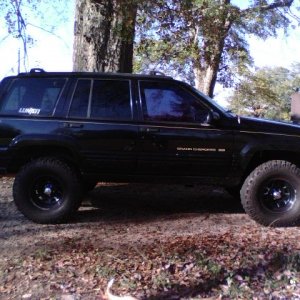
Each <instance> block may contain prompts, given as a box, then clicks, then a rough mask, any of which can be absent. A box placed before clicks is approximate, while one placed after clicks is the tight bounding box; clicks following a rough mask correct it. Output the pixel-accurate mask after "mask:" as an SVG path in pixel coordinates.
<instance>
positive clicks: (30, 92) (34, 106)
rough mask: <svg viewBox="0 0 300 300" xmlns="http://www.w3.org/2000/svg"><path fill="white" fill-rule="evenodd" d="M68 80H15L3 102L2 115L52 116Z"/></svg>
mask: <svg viewBox="0 0 300 300" xmlns="http://www.w3.org/2000/svg"><path fill="white" fill-rule="evenodd" d="M65 83H66V79H57V78H20V79H14V81H13V83H12V85H11V87H10V88H9V90H8V92H7V94H6V95H5V96H4V98H3V99H2V101H1V104H0V105H1V109H0V113H1V114H12V115H35V116H51V115H52V114H53V110H54V107H55V105H56V103H57V100H58V99H59V97H60V95H61V92H62V90H63V87H64V85H65Z"/></svg>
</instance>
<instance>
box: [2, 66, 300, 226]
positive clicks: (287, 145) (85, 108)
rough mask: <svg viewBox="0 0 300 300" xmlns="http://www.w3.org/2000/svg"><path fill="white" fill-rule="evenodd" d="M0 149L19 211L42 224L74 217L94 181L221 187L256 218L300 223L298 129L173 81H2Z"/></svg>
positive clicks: (37, 75)
mask: <svg viewBox="0 0 300 300" xmlns="http://www.w3.org/2000/svg"><path fill="white" fill-rule="evenodd" d="M0 152H1V155H0V171H1V173H2V174H3V175H7V174H8V175H10V174H12V175H14V174H16V175H15V182H14V186H13V196H14V201H15V203H16V205H17V207H18V208H19V210H20V211H21V212H22V213H23V214H24V215H25V216H27V217H28V218H29V219H31V220H33V221H35V222H39V223H55V222H61V221H64V220H66V218H68V217H70V216H72V215H73V214H74V212H75V211H76V210H77V209H78V207H79V206H80V203H81V199H82V195H83V193H84V192H85V191H87V190H89V189H92V188H93V187H94V186H95V185H96V183H97V182H98V181H115V182H118V181H119V182H142V181H144V182H171V183H174V182H176V183H183V184H187V183H188V184H194V183H200V184H213V185H220V186H223V187H225V188H227V189H230V190H231V191H240V195H241V199H242V204H243V206H244V209H245V211H246V212H247V213H248V214H249V215H250V216H251V217H252V218H253V219H254V220H256V221H258V222H259V223H261V224H264V225H273V226H275V225H276V226H286V225H293V224H296V223H299V221H300V169H299V167H300V127H298V126H297V125H292V124H290V123H283V122H272V121H267V120H259V119H251V118H242V117H239V116H236V115H234V114H232V113H230V112H227V111H225V110H224V109H223V108H221V107H219V106H218V105H217V104H216V103H214V102H213V101H212V100H211V99H210V98H208V97H207V96H205V95H203V94H202V93H200V92H199V91H197V90H195V89H194V88H192V87H191V86H189V85H187V84H185V83H183V82H179V81H176V80H173V79H172V78H171V77H166V76H162V75H157V74H152V75H149V76H146V75H131V74H108V73H72V72H70V73H65V72H64V73H48V72H45V71H43V70H41V69H33V70H31V72H29V73H21V74H19V75H18V76H12V77H6V78H4V79H3V80H2V81H1V83H0ZM199 201H200V199H199Z"/></svg>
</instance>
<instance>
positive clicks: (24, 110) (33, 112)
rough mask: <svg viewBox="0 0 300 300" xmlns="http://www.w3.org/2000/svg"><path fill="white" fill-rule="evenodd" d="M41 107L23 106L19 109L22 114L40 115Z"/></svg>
mask: <svg viewBox="0 0 300 300" xmlns="http://www.w3.org/2000/svg"><path fill="white" fill-rule="evenodd" d="M40 111H41V110H40V109H39V108H33V107H21V108H20V109H19V113H20V114H28V115H39V114H40Z"/></svg>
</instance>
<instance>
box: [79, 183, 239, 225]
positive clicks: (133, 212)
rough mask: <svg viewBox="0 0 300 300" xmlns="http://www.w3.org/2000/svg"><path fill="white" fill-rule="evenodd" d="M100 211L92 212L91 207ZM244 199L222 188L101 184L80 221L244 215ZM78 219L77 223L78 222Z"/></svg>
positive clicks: (81, 213) (86, 199)
mask: <svg viewBox="0 0 300 300" xmlns="http://www.w3.org/2000/svg"><path fill="white" fill-rule="evenodd" d="M90 206H92V207H94V208H98V209H94V210H91V209H88V207H90ZM243 212H244V211H243V208H242V206H241V204H240V200H239V199H237V198H234V197H232V196H231V195H229V194H228V193H227V192H226V191H224V190H223V189H221V188H215V187H209V186H180V185H166V184H158V185H157V184H155V185H153V184H152V185H151V184H113V185H98V186H97V187H96V188H95V189H94V190H93V191H91V192H90V193H89V194H88V195H87V196H86V198H85V200H84V202H83V209H81V211H80V212H79V217H78V219H79V220H80V221H84V219H85V218H87V217H89V218H95V219H96V220H97V219H99V217H100V216H101V218H105V219H106V218H109V219H114V218H116V219H120V218H126V219H128V218H139V217H141V218H143V219H145V217H148V218H153V217H155V216H156V217H158V216H161V215H165V216H167V215H169V216H171V215H174V214H178V213H201V214H202V213H229V214H230V213H243ZM78 219H77V220H78Z"/></svg>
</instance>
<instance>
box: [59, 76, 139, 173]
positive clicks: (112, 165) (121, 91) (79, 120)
mask: <svg viewBox="0 0 300 300" xmlns="http://www.w3.org/2000/svg"><path fill="white" fill-rule="evenodd" d="M134 114H135V109H134V106H133V101H132V91H131V81H130V80H126V79H103V78H95V79H79V80H77V82H76V85H75V88H74V92H73V95H72V101H71V105H70V107H69V111H68V119H67V121H66V122H65V124H64V127H65V128H64V132H65V133H66V132H67V133H68V134H70V135H71V136H72V137H73V138H75V139H76V141H77V144H78V147H79V151H80V154H81V157H82V158H83V159H84V161H83V166H84V168H86V170H87V171H88V172H91V171H92V172H94V173H98V174H101V173H103V174H116V173H117V174H122V173H129V174H130V173H133V172H134V171H135V167H136V141H137V132H138V129H137V126H136V125H135V124H134V122H133V119H134Z"/></svg>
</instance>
